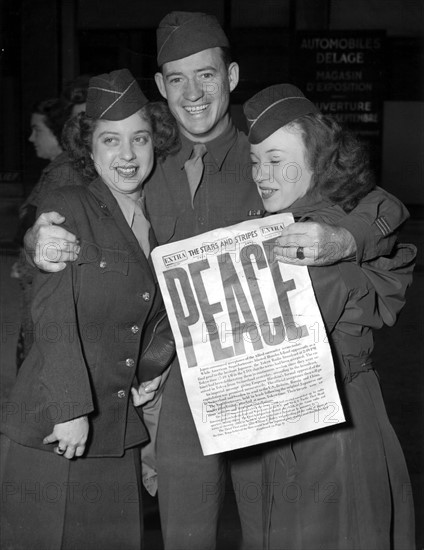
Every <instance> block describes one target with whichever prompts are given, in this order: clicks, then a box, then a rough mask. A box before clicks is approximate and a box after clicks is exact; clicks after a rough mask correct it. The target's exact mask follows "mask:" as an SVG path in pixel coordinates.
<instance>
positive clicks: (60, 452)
mask: <svg viewBox="0 0 424 550" xmlns="http://www.w3.org/2000/svg"><path fill="white" fill-rule="evenodd" d="M65 451H66V449H61V448H60V447H58V448H57V452H58V454H60V455H63V453H64V452H65Z"/></svg>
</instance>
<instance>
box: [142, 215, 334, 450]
mask: <svg viewBox="0 0 424 550" xmlns="http://www.w3.org/2000/svg"><path fill="white" fill-rule="evenodd" d="M290 223H293V217H292V215H291V214H277V215H273V216H269V217H266V218H263V219H258V220H254V221H248V222H244V223H240V224H237V225H233V226H231V227H225V228H220V229H216V230H214V231H210V232H208V233H204V234H202V235H199V236H197V237H193V238H190V239H186V240H182V241H178V242H175V243H171V244H166V245H163V246H159V247H157V248H156V249H155V250H153V252H152V259H153V263H154V266H155V270H156V274H157V276H158V280H159V284H160V288H161V291H162V294H163V298H164V301H165V305H166V309H167V312H168V315H169V319H170V323H171V327H172V330H173V334H174V336H175V341H176V347H177V353H178V359H179V362H180V365H181V372H182V377H183V381H184V386H185V390H186V393H187V397H188V401H189V404H190V408H191V412H192V414H193V418H194V422H195V425H196V429H197V432H198V434H199V439H200V443H201V446H202V450H203V453H204V454H205V455H210V454H214V453H220V452H224V451H229V450H232V449H238V448H241V447H247V446H249V445H256V444H259V443H264V442H267V441H274V440H276V439H281V438H286V437H290V436H294V435H298V434H301V433H304V432H308V431H312V430H317V429H319V428H323V427H328V426H331V425H333V424H336V423H339V422H343V421H344V416H343V410H342V406H341V403H340V399H339V395H338V392H337V387H336V382H335V378H334V365H333V360H332V355H331V351H330V346H329V344H328V341H327V338H326V333H325V328H324V324H323V321H322V318H321V315H320V311H319V308H318V305H317V303H316V300H315V295H314V291H313V288H312V285H311V280H310V277H309V272H308V269H307V267H303V266H292V265H289V264H283V263H281V262H278V261H276V260H275V259H274V257H273V243H274V241H275V239H276V238H277V237H278V235H279V234H280V232H281V230H282V229H283V228H284V227H285V226H286V225H288V224H290Z"/></svg>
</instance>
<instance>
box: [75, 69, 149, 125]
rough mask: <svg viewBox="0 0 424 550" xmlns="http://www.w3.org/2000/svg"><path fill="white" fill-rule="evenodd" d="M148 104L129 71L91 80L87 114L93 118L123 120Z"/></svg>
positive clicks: (108, 74)
mask: <svg viewBox="0 0 424 550" xmlns="http://www.w3.org/2000/svg"><path fill="white" fill-rule="evenodd" d="M147 103H148V100H147V98H146V96H145V95H144V94H143V92H142V91H141V89H140V86H139V85H138V83H137V81H136V80H135V78H134V77H133V75H132V74H131V73H130V71H129V70H128V69H119V70H117V71H112V72H111V73H105V74H101V75H98V76H93V77H92V78H90V82H89V85H88V94H87V106H86V110H85V113H86V115H87V116H89V117H92V118H96V119H98V118H103V119H105V120H123V119H124V118H127V117H129V116H131V115H133V114H134V113H136V112H137V111H138V110H139V109H141V108H142V107H144V106H145V105H146V104H147Z"/></svg>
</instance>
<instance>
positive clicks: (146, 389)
mask: <svg viewBox="0 0 424 550" xmlns="http://www.w3.org/2000/svg"><path fill="white" fill-rule="evenodd" d="M161 379H162V376H156V378H153V380H149V381H147V382H142V383H141V384H140V385H139V386H138V390H137V389H136V388H131V393H132V400H133V404H134V407H139V406H140V405H144V404H145V403H148V402H149V401H151V400H152V399H153V398H154V396H155V393H156V390H157V389H158V388H159V386H160V381H161Z"/></svg>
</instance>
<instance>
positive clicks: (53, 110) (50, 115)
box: [31, 97, 72, 145]
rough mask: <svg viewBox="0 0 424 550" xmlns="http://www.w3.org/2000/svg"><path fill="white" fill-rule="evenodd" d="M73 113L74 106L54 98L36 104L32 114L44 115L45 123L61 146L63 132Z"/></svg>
mask: <svg viewBox="0 0 424 550" xmlns="http://www.w3.org/2000/svg"><path fill="white" fill-rule="evenodd" d="M71 112H72V104H71V103H69V101H66V100H65V99H62V98H58V97H54V98H51V99H45V100H43V101H39V102H38V103H35V104H34V105H33V107H32V109H31V113H32V114H36V115H42V116H43V117H44V123H45V125H46V126H47V128H49V129H50V130H51V131H52V133H53V135H54V136H55V138H56V139H57V141H58V142H59V144H60V145H62V143H63V142H62V131H63V128H64V126H65V123H66V121H67V120H68V118H69V117H70V115H71Z"/></svg>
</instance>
